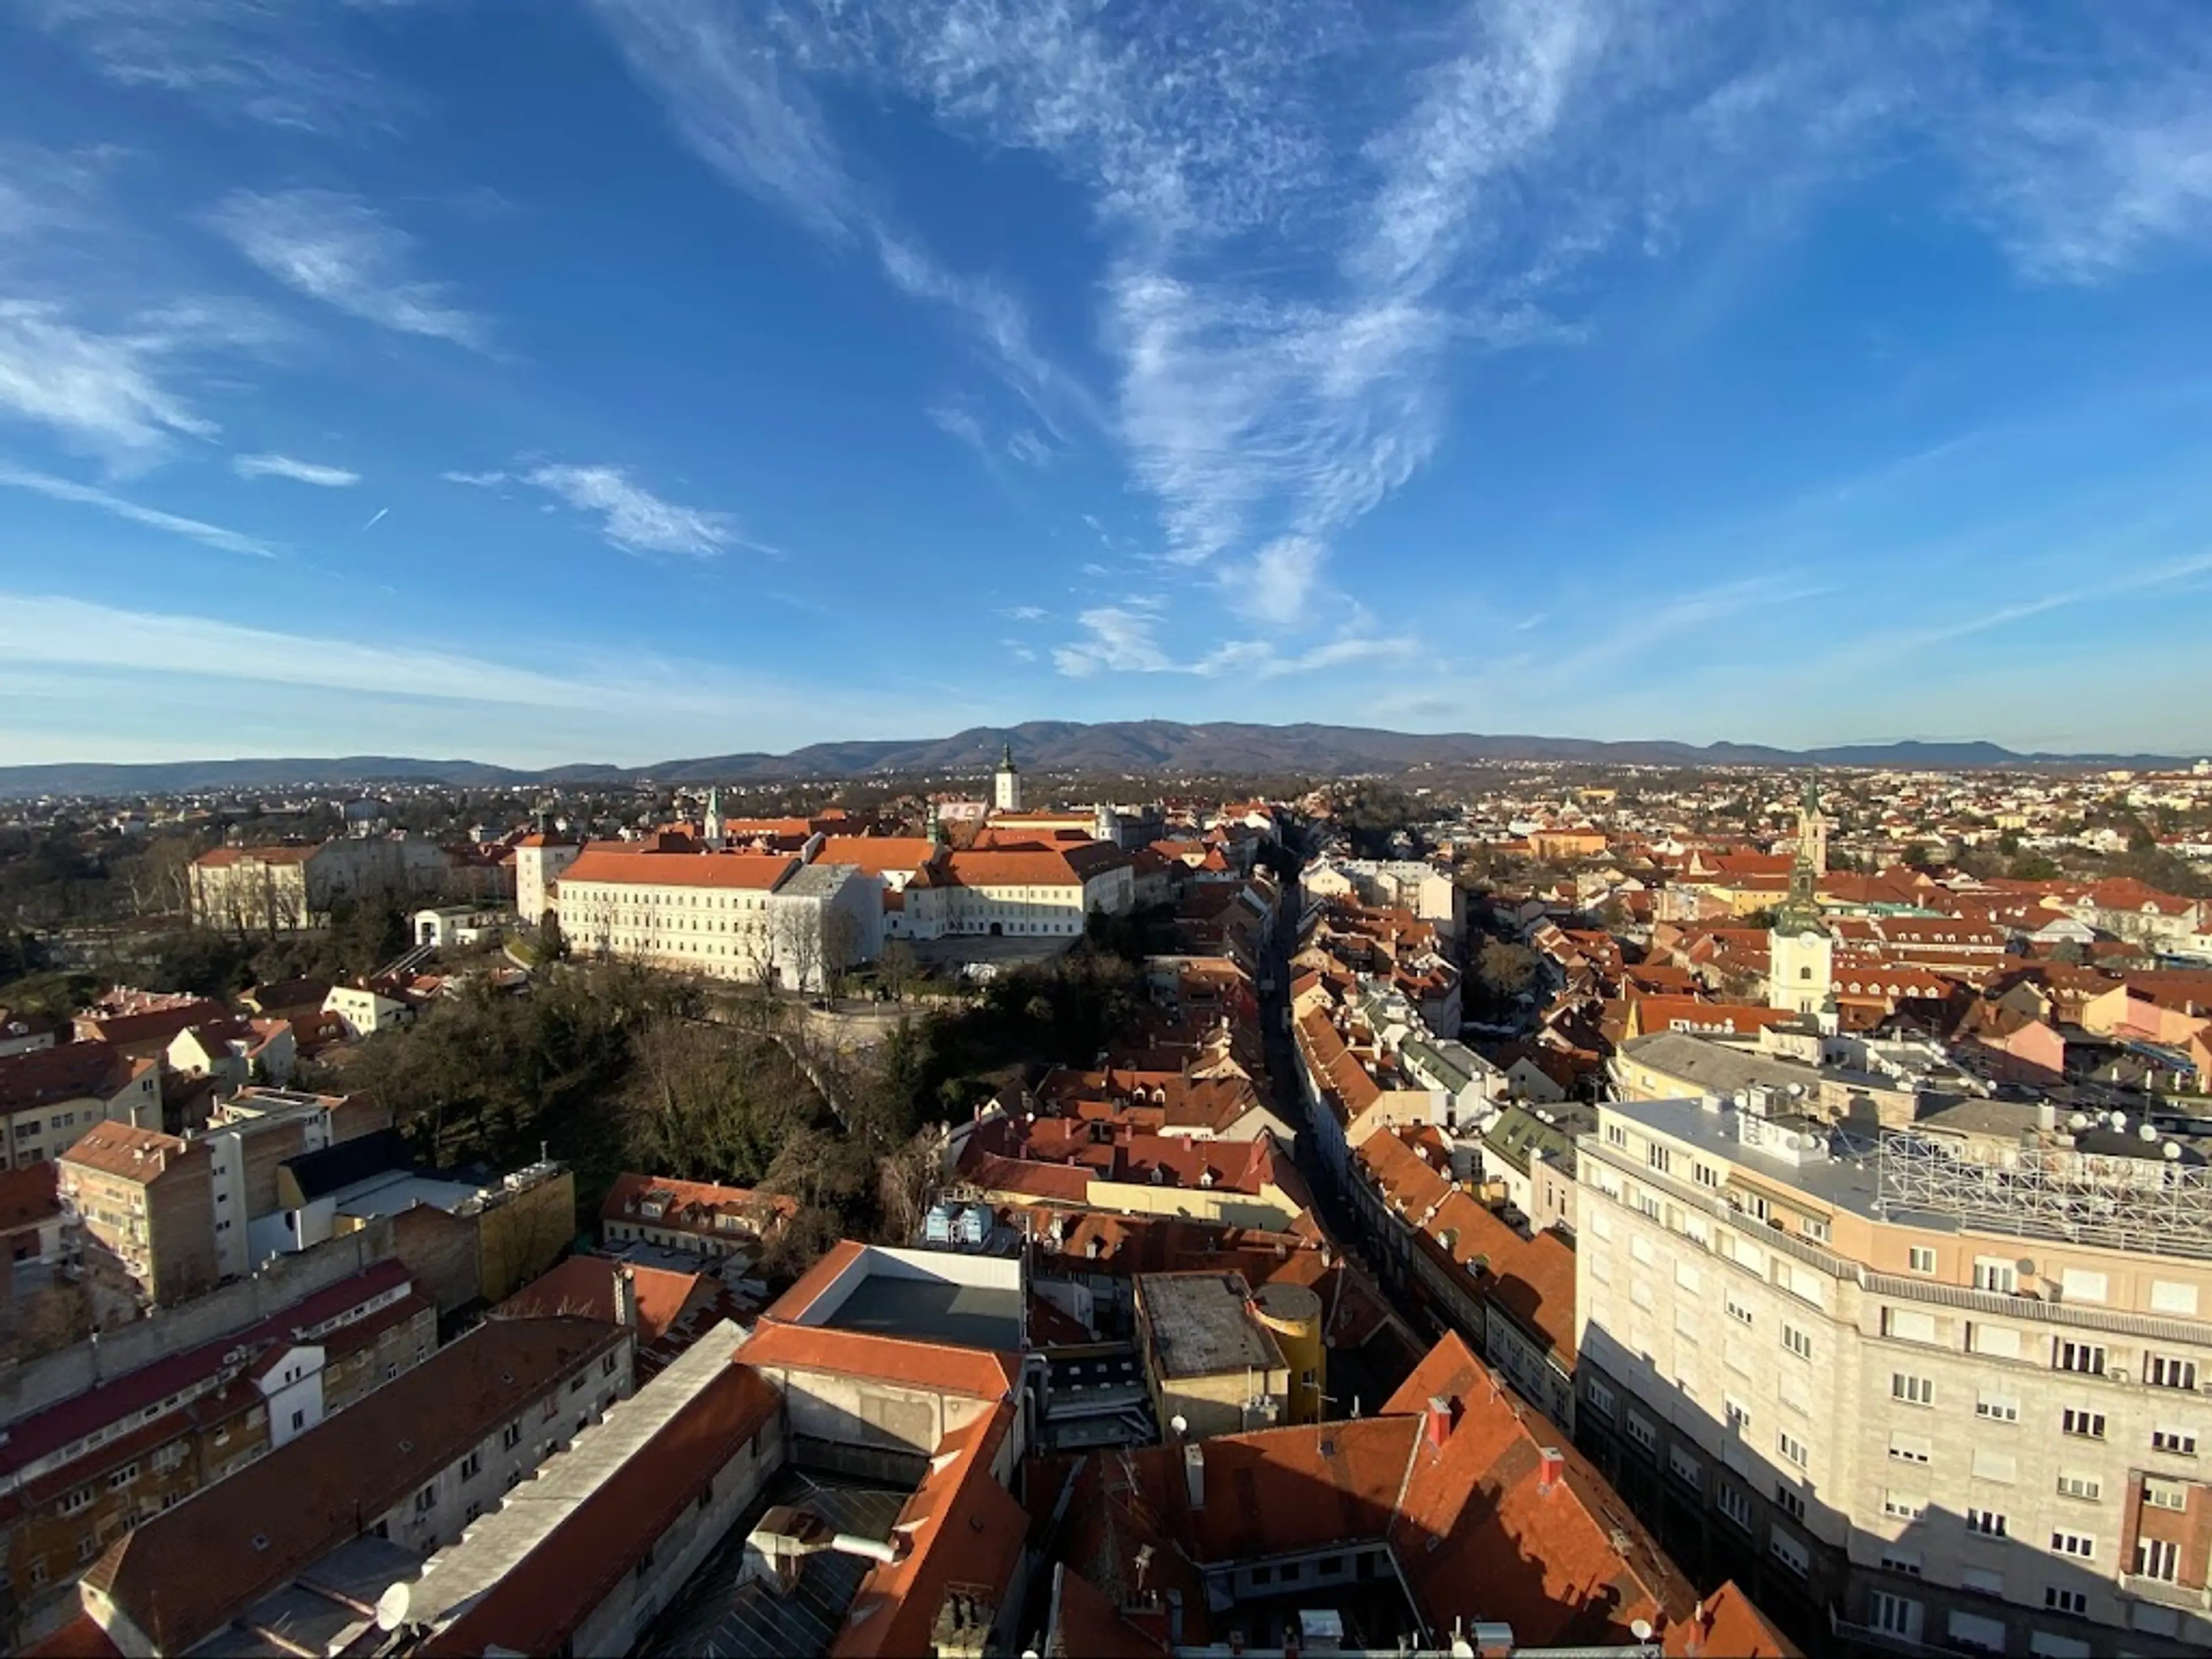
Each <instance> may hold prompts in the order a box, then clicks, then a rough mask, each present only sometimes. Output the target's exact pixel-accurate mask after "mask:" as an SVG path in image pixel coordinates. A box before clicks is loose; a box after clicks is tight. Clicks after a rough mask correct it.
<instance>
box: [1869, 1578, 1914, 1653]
mask: <svg viewBox="0 0 2212 1659" xmlns="http://www.w3.org/2000/svg"><path fill="white" fill-rule="evenodd" d="M1867 1622H1868V1623H1869V1624H1870V1625H1872V1626H1874V1627H1875V1629H1876V1630H1878V1631H1881V1632H1884V1633H1886V1634H1887V1635H1890V1636H1901V1637H1903V1638H1905V1640H1906V1641H1908V1642H1910V1641H1914V1640H1916V1639H1917V1638H1918V1637H1919V1635H1920V1603H1919V1602H1917V1601H1911V1600H1909V1599H1908V1598H1906V1597H1905V1596H1902V1595H1891V1594H1890V1593H1889V1592H1888V1591H1887V1590H1875V1592H1874V1593H1873V1594H1872V1595H1869V1597H1868V1598H1867Z"/></svg>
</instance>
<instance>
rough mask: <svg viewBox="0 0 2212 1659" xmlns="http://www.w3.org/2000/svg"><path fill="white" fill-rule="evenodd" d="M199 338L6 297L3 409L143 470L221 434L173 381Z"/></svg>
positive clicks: (2, 312) (1, 349) (0, 358)
mask: <svg viewBox="0 0 2212 1659" xmlns="http://www.w3.org/2000/svg"><path fill="white" fill-rule="evenodd" d="M190 347H191V340H190V337H189V336H188V334H186V333H185V332H181V331H179V330H177V329H175V328H174V327H171V326H167V325H162V324H160V323H157V322H153V321H148V322H145V323H143V325H139V326H130V325H125V327H123V328H119V329H115V330H100V329H96V328H94V327H91V326H88V325H83V324H82V323H80V322H79V321H78V320H77V319H75V318H74V317H72V316H71V315H70V313H69V312H68V311H67V310H65V309H64V307H62V306H60V305H59V304H58V303H54V302H52V301H39V300H11V299H5V298H0V415H11V416H15V418H16V419H18V420H22V421H28V422H33V423H35V424H38V425H40V426H43V427H46V428H48V429H50V430H51V431H52V432H54V433H56V434H58V435H59V436H60V437H61V438H62V439H63V441H65V442H67V443H68V444H70V446H71V447H73V448H76V449H77V450H79V451H81V452H84V453H91V454H96V455H100V456H102V457H104V458H106V459H108V460H109V461H110V462H112V464H114V465H117V466H118V468H120V469H125V470H128V469H131V468H134V467H138V466H143V465H148V464H149V463H150V462H152V461H154V460H155V459H159V458H160V457H161V456H162V455H164V454H166V453H168V452H169V451H170V450H171V449H172V448H173V447H174V445H175V443H176V441H178V440H179V439H185V438H190V439H209V438H213V437H214V436H216V433H217V431H218V430H219V428H217V426H216V422H214V421H213V420H211V419H210V418H209V417H208V416H205V415H204V414H202V413H200V412H199V410H197V409H196V408H195V407H194V406H193V404H191V400H190V399H189V398H187V397H186V396H185V393H183V392H180V391H179V390H178V389H177V388H176V387H175V386H173V384H172V380H173V376H174V374H175V372H176V370H177V368H178V365H179V359H180V358H181V357H182V356H185V354H186V353H187V351H188V350H189V349H190Z"/></svg>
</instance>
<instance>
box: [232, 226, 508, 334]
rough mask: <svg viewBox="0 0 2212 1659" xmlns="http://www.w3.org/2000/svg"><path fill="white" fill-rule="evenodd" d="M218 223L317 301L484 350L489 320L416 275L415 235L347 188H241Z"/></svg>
mask: <svg viewBox="0 0 2212 1659" xmlns="http://www.w3.org/2000/svg"><path fill="white" fill-rule="evenodd" d="M209 219H210V223H212V224H213V225H214V227H215V228H216V230H217V231H219V232H220V233H221V234H222V235H223V236H224V237H226V238H227V239H228V240H229V241H230V242H231V243H232V244H233V245H234V246H235V247H236V248H237V249H238V251H239V252H240V253H242V254H244V255H245V256H246V258H248V259H250V260H252V262H253V263H254V264H257V265H258V266H260V268H261V269H262V270H264V271H265V272H267V273H268V274H269V275H270V276H272V277H274V278H276V281H278V282H280V283H283V284H284V285H285V286H286V287H287V288H289V289H293V290H295V292H297V293H300V294H304V295H307V297H308V298H309V299H311V300H317V301H321V302H322V303H323V304H325V305H327V306H331V307H335V308H336V309H337V310H339V311H342V312H344V313H346V314H347V315H349V316H352V317H357V318H359V319H361V320H362V321H363V322H368V323H374V324H375V325H377V326H378V327H380V328H388V329H391V330H392V331H395V332H398V333H401V334H419V335H423V336H426V337H429V338H432V339H439V340H450V341H452V342H453V343H454V344H456V345H463V346H468V347H471V348H473V349H478V350H482V349H484V348H485V342H486V337H487V335H488V333H489V325H487V324H486V322H485V321H484V319H483V318H482V317H480V316H477V315H476V314H475V313H471V312H469V311H465V310H463V309H462V308H461V307H459V306H457V305H455V304H454V303H453V299H452V297H451V291H450V289H448V288H447V285H446V284H444V283H434V282H426V281H424V280H422V278H420V277H417V276H413V275H411V274H410V270H411V267H412V265H413V264H414V260H415V239H414V238H413V237H411V236H410V235H409V234H407V233H406V232H404V231H403V230H401V229H399V228H398V227H397V226H394V225H392V224H391V223H390V222H387V221H386V219H385V218H384V216H382V215H381V214H380V213H379V212H377V210H375V209H374V208H372V207H370V206H369V205H368V204H367V203H366V202H364V201H362V200H361V199H360V198H359V197H355V196H349V195H347V194H345V193H343V192H342V191H328V190H289V191H276V192H274V193H271V194H264V193H262V192H259V191H236V192H234V193H233V194H232V195H230V196H228V197H226V198H225V199H224V200H223V201H222V203H221V204H219V205H218V206H217V207H216V209H215V210H214V211H213V212H212V213H211V214H210V216H209Z"/></svg>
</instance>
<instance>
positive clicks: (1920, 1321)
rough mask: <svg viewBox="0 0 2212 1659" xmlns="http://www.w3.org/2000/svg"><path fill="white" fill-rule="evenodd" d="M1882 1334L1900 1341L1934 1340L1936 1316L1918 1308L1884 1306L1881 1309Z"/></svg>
mask: <svg viewBox="0 0 2212 1659" xmlns="http://www.w3.org/2000/svg"><path fill="white" fill-rule="evenodd" d="M1881 1327H1882V1334H1883V1335H1885V1336H1887V1337H1892V1338H1894V1339H1895V1340H1898V1341H1899V1342H1933V1341H1935V1340H1936V1316H1935V1315H1934V1314H1930V1313H1923V1312H1922V1311H1921V1310H1919V1309H1917V1308H1884V1309H1883V1310H1881Z"/></svg>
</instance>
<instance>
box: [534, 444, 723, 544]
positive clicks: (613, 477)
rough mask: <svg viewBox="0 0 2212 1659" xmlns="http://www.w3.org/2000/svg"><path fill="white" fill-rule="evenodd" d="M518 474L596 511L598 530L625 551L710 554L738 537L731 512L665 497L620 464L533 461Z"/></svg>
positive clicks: (559, 497)
mask: <svg viewBox="0 0 2212 1659" xmlns="http://www.w3.org/2000/svg"><path fill="white" fill-rule="evenodd" d="M520 480H521V482H522V483H526V484H531V485H534V486H535V487H536V488H538V489H542V490H544V491H545V492H546V493H547V494H549V495H552V496H554V497H555V498H556V500H559V501H565V502H566V503H568V506H570V507H574V508H575V509H576V510H577V511H578V512H579V513H589V514H592V515H594V516H596V517H597V518H598V520H599V534H600V535H601V536H602V537H603V538H605V540H606V541H607V543H608V544H609V545H611V546H613V547H618V548H620V549H621V550H623V552H625V553H675V554H680V555H682V556H684V557H685V558H692V559H711V558H714V557H715V556H717V555H719V554H720V553H721V552H723V551H724V550H726V549H727V548H729V547H731V546H732V545H733V544H736V543H737V542H738V539H739V538H738V529H737V521H736V520H734V519H732V517H731V516H730V515H729V514H728V513H718V512H713V511H709V510H708V509H705V508H702V507H679V506H678V505H677V504H676V503H675V502H673V501H664V500H663V499H662V498H661V497H659V496H658V495H654V494H653V492H652V491H651V490H649V489H646V488H645V487H644V486H643V485H642V484H640V483H636V482H635V480H633V479H632V478H631V477H630V476H629V473H628V472H626V471H623V469H622V468H621V467H618V466H568V465H544V466H535V467H532V468H531V469H530V470H529V471H526V472H524V473H522V474H520Z"/></svg>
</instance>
